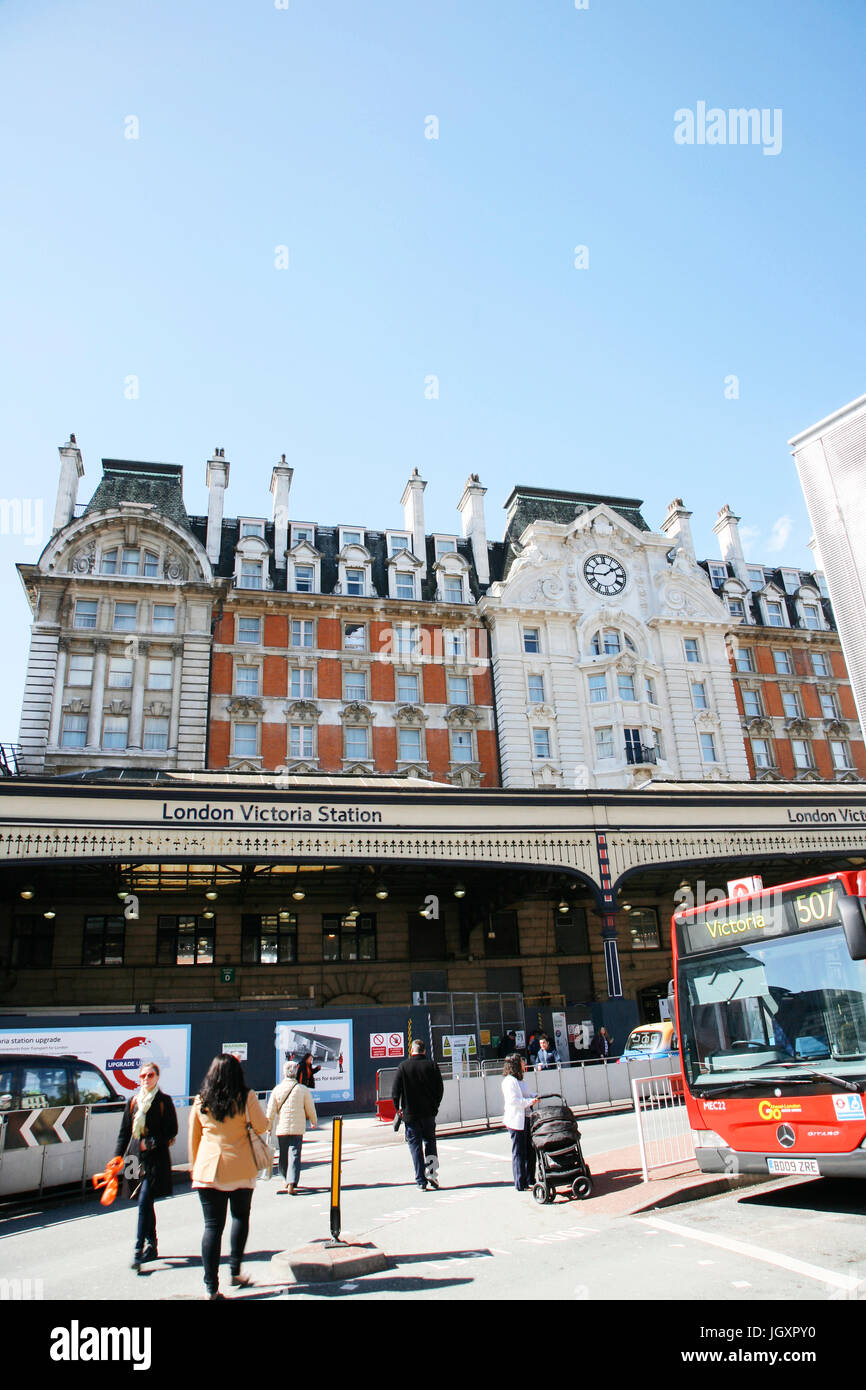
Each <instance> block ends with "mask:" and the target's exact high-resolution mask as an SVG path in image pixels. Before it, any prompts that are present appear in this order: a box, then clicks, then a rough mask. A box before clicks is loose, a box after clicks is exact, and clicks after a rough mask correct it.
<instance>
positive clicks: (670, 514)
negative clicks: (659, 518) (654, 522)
mask: <svg viewBox="0 0 866 1390" xmlns="http://www.w3.org/2000/svg"><path fill="white" fill-rule="evenodd" d="M691 519H692V514H691V512H687V511H686V509H685V507H684V506H683V499H682V498H681V497H675V498H674V500H673V502H671V504H670V505H669V507H668V511H667V516H666V517H665V519H664V521H663V522H662V530H663V531H664V533H665V535H666V536H667V538H668V540H670V541H672V542H673V543H674V545H679V546H682V548H683V550H684V551H685V553H686V555H688V557H689V559H690V560H691V561H692V562H693V563H695V543H694V541H693V540H692V528H691V524H690V523H691Z"/></svg>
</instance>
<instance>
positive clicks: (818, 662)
mask: <svg viewBox="0 0 866 1390" xmlns="http://www.w3.org/2000/svg"><path fill="white" fill-rule="evenodd" d="M812 670H813V671H814V673H815V675H816V676H829V675H830V664H829V662H828V660H827V657H826V656H825V655H824V653H823V652H813V653H812Z"/></svg>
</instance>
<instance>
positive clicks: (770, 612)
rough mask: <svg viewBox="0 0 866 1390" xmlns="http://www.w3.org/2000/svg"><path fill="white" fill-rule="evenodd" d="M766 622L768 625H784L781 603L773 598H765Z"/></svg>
mask: <svg viewBox="0 0 866 1390" xmlns="http://www.w3.org/2000/svg"><path fill="white" fill-rule="evenodd" d="M766 603H767V622H768V623H769V624H770V627H784V626H785V620H784V618H783V617H782V605H781V603H778V602H776V601H774V600H773V599H767V600H766Z"/></svg>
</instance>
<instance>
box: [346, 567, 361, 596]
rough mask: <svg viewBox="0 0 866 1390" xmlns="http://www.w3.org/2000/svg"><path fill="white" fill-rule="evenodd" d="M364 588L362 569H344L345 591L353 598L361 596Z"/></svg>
mask: <svg viewBox="0 0 866 1390" xmlns="http://www.w3.org/2000/svg"><path fill="white" fill-rule="evenodd" d="M364 589H365V584H364V571H363V570H346V593H347V594H351V595H352V597H353V598H363V596H364Z"/></svg>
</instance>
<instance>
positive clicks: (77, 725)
mask: <svg viewBox="0 0 866 1390" xmlns="http://www.w3.org/2000/svg"><path fill="white" fill-rule="evenodd" d="M86 743H87V715H86V714H64V716H63V730H62V732H61V734H60V747H61V748H83V747H84V746H85V744H86Z"/></svg>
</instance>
